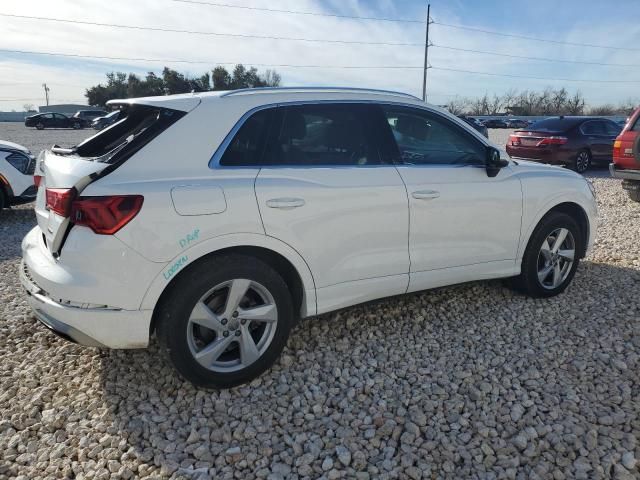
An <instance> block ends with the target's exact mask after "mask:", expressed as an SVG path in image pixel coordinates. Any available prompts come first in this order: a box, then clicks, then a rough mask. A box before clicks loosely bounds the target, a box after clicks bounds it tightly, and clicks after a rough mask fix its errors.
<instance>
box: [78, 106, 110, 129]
mask: <svg viewBox="0 0 640 480" xmlns="http://www.w3.org/2000/svg"><path fill="white" fill-rule="evenodd" d="M107 113H108V112H106V111H105V110H78V111H77V112H76V113H74V114H73V118H77V119H79V120H82V126H84V127H88V126H89V125H91V122H92V121H93V119H94V118H98V117H103V116H104V115H106V114H107Z"/></svg>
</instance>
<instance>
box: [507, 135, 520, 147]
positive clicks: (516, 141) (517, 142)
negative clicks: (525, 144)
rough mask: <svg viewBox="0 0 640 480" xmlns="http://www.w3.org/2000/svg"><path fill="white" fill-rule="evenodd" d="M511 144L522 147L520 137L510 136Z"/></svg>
mask: <svg viewBox="0 0 640 480" xmlns="http://www.w3.org/2000/svg"><path fill="white" fill-rule="evenodd" d="M509 143H510V144H511V145H514V146H518V145H520V137H519V136H518V135H509Z"/></svg>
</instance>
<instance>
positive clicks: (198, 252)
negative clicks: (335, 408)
mask: <svg viewBox="0 0 640 480" xmlns="http://www.w3.org/2000/svg"><path fill="white" fill-rule="evenodd" d="M251 236H253V235H251ZM227 237H235V235H231V236H227ZM256 237H262V238H261V239H260V240H258V241H253V242H247V241H246V239H245V242H243V243H238V242H234V240H233V239H232V238H226V239H224V240H223V241H221V240H220V239H213V240H212V241H209V242H206V241H205V242H202V243H201V244H198V245H195V246H194V247H192V248H190V249H188V250H186V251H184V252H182V253H181V254H180V255H178V257H176V259H174V260H172V261H171V262H169V263H168V264H167V267H170V266H172V265H174V264H175V262H176V261H178V260H180V259H184V258H187V259H188V263H185V266H184V268H182V269H181V270H180V271H178V273H176V274H175V275H174V276H173V277H171V278H170V280H168V281H167V279H166V277H165V275H164V273H165V272H166V271H167V267H165V268H164V269H163V271H162V272H160V274H159V275H158V276H157V277H156V278H155V279H154V281H153V282H152V284H151V286H150V287H149V289H148V290H147V293H146V294H145V297H144V299H143V301H142V305H141V309H143V310H153V312H154V313H153V316H152V320H151V325H150V330H149V332H150V333H151V332H153V331H154V329H155V324H156V313H157V309H158V306H159V305H161V304H162V301H163V300H164V299H165V298H167V296H168V295H170V293H171V290H172V288H173V287H174V286H175V285H176V283H177V281H178V280H179V279H180V278H182V277H183V276H184V274H185V272H187V271H189V270H190V268H192V267H193V266H195V265H196V264H197V263H199V262H200V261H202V260H204V259H206V258H211V257H212V256H221V255H226V254H231V253H234V254H241V255H247V256H251V257H255V258H257V259H260V260H261V261H263V262H265V263H267V264H268V265H270V266H271V267H272V268H274V269H275V270H276V271H277V272H278V273H279V274H280V275H281V276H282V277H283V279H284V281H285V282H286V283H287V286H288V287H289V288H290V289H291V292H292V294H293V297H294V299H293V300H294V305H295V306H296V309H297V311H298V312H299V314H300V316H301V317H307V316H311V315H315V313H316V295H315V282H314V280H313V276H312V274H311V271H310V269H309V267H308V265H307V264H306V262H305V261H304V259H303V258H302V257H301V256H300V255H299V254H298V253H297V252H296V251H295V250H293V249H292V248H291V247H289V246H288V245H286V244H284V243H282V242H280V241H278V240H276V239H273V238H271V237H266V236H259V235H256ZM254 240H256V239H254Z"/></svg>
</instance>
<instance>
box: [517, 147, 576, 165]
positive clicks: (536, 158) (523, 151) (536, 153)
mask: <svg viewBox="0 0 640 480" xmlns="http://www.w3.org/2000/svg"><path fill="white" fill-rule="evenodd" d="M506 151H507V153H508V154H509V156H510V157H511V158H514V159H516V160H517V159H522V160H530V161H533V162H541V163H549V164H551V165H570V164H571V163H572V162H573V159H574V157H575V152H572V151H568V150H560V149H556V148H553V147H550V148H537V147H514V146H511V145H507V147H506Z"/></svg>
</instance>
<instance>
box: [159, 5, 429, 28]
mask: <svg viewBox="0 0 640 480" xmlns="http://www.w3.org/2000/svg"><path fill="white" fill-rule="evenodd" d="M171 1H173V2H178V3H191V4H195V5H208V6H211V7H223V8H239V9H243V10H258V11H262V12H272V13H291V14H294V15H312V16H317V17H332V18H350V19H355V20H376V21H379V22H403V23H423V24H424V23H426V22H423V21H422V20H411V19H409V18H390V17H361V16H357V15H340V14H334V13H320V12H308V11H303V10H284V9H279V8H265V7H250V6H247V5H232V4H229V3H218V2H205V1H200V0H171Z"/></svg>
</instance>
